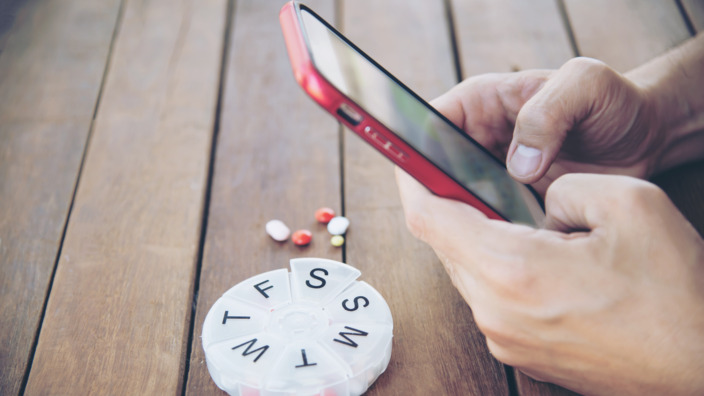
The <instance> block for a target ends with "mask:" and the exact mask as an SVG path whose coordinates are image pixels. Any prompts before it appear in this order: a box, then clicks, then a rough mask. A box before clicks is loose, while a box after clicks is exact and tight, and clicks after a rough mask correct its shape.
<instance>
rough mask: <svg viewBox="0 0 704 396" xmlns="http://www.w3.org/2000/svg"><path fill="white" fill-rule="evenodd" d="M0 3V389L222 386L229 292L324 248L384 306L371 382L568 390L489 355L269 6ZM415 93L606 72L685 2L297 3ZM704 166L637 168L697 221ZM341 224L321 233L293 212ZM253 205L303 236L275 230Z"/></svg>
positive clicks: (640, 51) (666, 25)
mask: <svg viewBox="0 0 704 396" xmlns="http://www.w3.org/2000/svg"><path fill="white" fill-rule="evenodd" d="M2 4H5V5H0V11H1V12H2V14H3V15H1V16H2V18H0V20H2V21H3V26H2V30H1V31H0V50H1V51H2V52H0V334H2V335H3V340H2V343H1V344H0V345H1V346H0V376H1V377H0V394H2V395H12V394H31V395H34V394H81V395H83V394H124V395H133V394H188V395H205V394H221V391H219V390H218V389H217V388H216V387H215V385H214V384H213V382H212V380H211V379H210V377H209V375H208V372H207V369H206V366H205V363H204V354H203V349H202V348H201V345H200V333H201V328H202V324H203V321H204V318H205V314H206V313H207V311H208V309H209V308H210V307H211V305H212V304H213V303H214V301H215V300H216V299H217V298H218V297H219V296H220V295H221V294H222V293H223V292H225V291H226V290H227V289H228V288H229V287H230V286H232V285H235V284H236V283H238V282H240V281H242V280H244V279H246V278H248V277H251V276H253V275H255V274H258V273H261V272H264V271H269V270H273V269H279V268H286V267H287V266H288V260H289V259H291V258H294V257H305V256H310V257H324V258H331V259H335V260H340V261H344V262H347V263H349V264H351V265H353V266H355V267H357V268H359V269H360V270H361V271H362V277H361V279H362V280H365V281H367V282H368V283H370V284H372V285H373V286H374V287H376V288H377V290H379V291H380V292H381V294H382V295H383V296H384V297H385V298H386V300H387V302H388V303H389V306H390V308H391V311H392V313H393V317H394V322H395V323H394V324H395V327H394V345H393V355H392V359H391V362H390V365H389V367H388V369H387V372H386V373H385V374H384V375H382V376H381V377H380V378H379V380H378V381H377V382H376V384H375V385H374V386H373V387H372V388H371V390H370V391H369V394H372V395H391V394H398V395H414V394H418V395H421V394H431V393H435V394H447V395H454V394H459V395H468V394H473V395H506V394H511V395H516V394H521V395H553V394H554V395H565V394H568V393H569V392H567V391H565V390H564V389H561V388H558V387H556V386H552V385H548V384H542V383H537V382H534V381H532V380H530V379H529V378H527V377H525V376H523V375H522V374H520V373H518V372H514V371H513V369H511V368H509V367H504V366H503V365H502V364H500V363H498V362H497V361H495V360H494V359H493V358H492V357H491V356H490V354H489V352H488V350H487V348H486V346H485V342H484V338H483V336H482V335H481V334H480V333H479V332H478V330H477V328H476V326H475V324H474V322H473V320H472V315H471V311H470V309H469V308H468V306H467V305H466V304H465V303H464V301H463V300H462V299H461V297H460V296H459V294H458V293H457V292H456V291H455V289H454V288H453V287H452V285H451V283H450V281H449V279H448V277H447V275H446V274H445V272H444V270H443V267H442V265H441V264H440V263H439V262H438V260H437V259H436V258H435V256H434V254H433V252H432V251H431V250H430V249H429V248H428V247H427V246H425V245H424V244H422V243H420V242H418V241H416V240H415V239H414V238H412V237H411V236H410V234H409V233H408V232H407V231H406V228H405V222H404V218H403V215H402V212H401V207H400V203H399V199H398V195H397V192H396V187H395V183H394V178H393V171H392V170H393V168H392V166H391V165H390V163H388V162H387V161H386V160H385V159H383V158H382V157H381V156H380V155H379V154H378V153H376V152H375V151H373V150H372V149H371V148H369V147H367V146H366V145H365V144H363V143H362V142H361V140H360V139H358V138H357V137H355V136H352V134H351V133H349V132H348V131H344V130H343V129H342V128H341V127H340V125H339V124H337V123H336V122H335V121H333V119H332V118H331V117H330V116H328V115H327V114H325V113H324V112H323V111H322V110H320V109H319V108H318V107H317V106H316V105H315V104H314V103H313V102H312V101H311V100H309V99H308V98H307V97H306V96H305V95H304V93H303V92H302V90H301V89H300V88H299V87H298V86H297V85H296V84H295V82H294V79H293V76H292V73H291V70H290V66H289V63H288V59H287V55H286V52H285V49H284V46H283V39H282V35H281V32H280V29H279V24H278V10H279V8H280V7H281V5H282V4H283V0H276V1H273V0H272V1H264V0H230V1H227V0H197V1H196V0H190V1H189V0H179V1H175V0H150V1H146V0H102V1H91V0H63V1H49V0H26V1H14V2H13V1H10V2H7V1H6V2H4V3H2ZM308 4H309V5H311V6H312V7H313V8H314V9H316V10H318V11H319V12H320V13H321V14H322V15H324V16H326V17H328V18H329V19H330V20H334V21H335V23H336V25H337V26H339V27H340V28H341V29H342V30H343V31H344V32H345V33H346V34H347V35H348V36H349V37H350V38H351V39H352V40H353V41H355V42H357V43H358V44H359V45H360V46H361V47H362V48H364V49H365V50H367V51H368V53H370V54H371V55H372V56H373V57H375V58H377V59H378V60H379V61H380V62H381V63H382V64H383V65H385V66H386V67H387V68H388V69H389V70H390V71H391V72H392V73H394V74H396V75H397V76H398V77H399V78H400V79H401V80H403V81H406V82H407V83H408V85H409V86H410V87H412V88H413V89H415V90H416V91H417V92H418V93H419V94H420V95H421V96H423V97H425V98H428V99H430V98H432V97H434V96H436V95H439V94H440V93H442V92H444V91H445V90H447V89H448V88H450V87H451V86H452V85H453V84H455V83H457V82H458V81H459V80H460V79H462V78H464V77H467V76H470V75H474V74H478V73H484V72H508V71H512V70H521V69H527V68H556V67H558V66H560V65H561V64H562V63H563V62H565V61H566V60H567V59H569V58H571V57H573V56H575V55H585V56H592V57H597V58H600V59H603V60H605V61H606V62H608V63H609V64H611V65H612V66H613V67H615V68H616V69H618V70H620V71H625V70H628V69H629V68H632V67H634V66H636V65H638V64H640V63H641V62H644V61H646V60H647V59H649V58H651V57H653V56H655V55H657V54H660V53H662V52H663V51H665V50H667V49H668V48H671V47H673V46H675V45H677V44H678V43H680V42H682V41H683V40H685V39H687V38H688V37H690V36H691V35H693V34H694V33H695V32H696V31H698V30H700V29H704V3H703V2H702V1H700V0H678V1H665V0H649V1H640V0H599V1H589V2H587V1H580V0H559V1H556V0H534V1H530V2H527V1H523V0H500V1H499V0H491V1H489V0H485V1H480V0H445V1H429V0H412V1H411V0H393V1H390V0H384V1H379V0H347V1H339V2H332V1H324V0H310V1H309V2H308ZM703 172H704V166H703V165H702V164H695V165H692V166H689V167H687V168H685V169H683V170H678V171H676V172H673V173H671V174H668V175H665V176H663V177H661V178H659V179H658V182H659V183H660V184H661V185H662V186H664V187H665V188H666V189H667V190H668V192H670V194H671V196H672V197H673V200H675V202H677V203H678V204H679V205H680V207H681V208H682V210H683V211H684V212H685V214H686V215H687V216H689V218H690V219H691V221H692V222H693V223H694V224H695V225H696V226H697V227H698V229H699V230H700V232H702V230H703V229H704V215H703V212H702V210H703V209H702V208H701V206H702V205H701V199H702V198H701V197H702V192H704V186H703V182H702V177H701V175H702V174H704V173H703ZM324 205H326V206H331V207H333V208H334V209H336V210H337V211H338V212H340V213H344V214H345V216H347V217H348V218H349V219H350V220H351V223H352V225H351V228H350V230H349V232H348V235H347V243H346V245H345V246H344V247H343V248H335V247H332V246H331V245H330V244H329V243H328V237H327V234H326V232H325V231H324V229H323V227H322V226H320V225H318V224H316V223H315V220H314V218H313V212H314V211H315V209H316V208H318V207H320V206H324ZM273 218H278V219H281V220H284V221H285V222H286V223H288V224H289V225H290V226H291V227H293V228H309V229H311V230H312V231H313V233H314V242H313V243H312V245H310V246H308V247H305V248H299V247H296V246H294V245H293V244H292V243H290V242H289V243H284V244H278V243H275V242H273V241H272V240H271V239H269V237H267V236H266V234H265V233H264V224H265V223H266V222H267V221H268V220H269V219H273Z"/></svg>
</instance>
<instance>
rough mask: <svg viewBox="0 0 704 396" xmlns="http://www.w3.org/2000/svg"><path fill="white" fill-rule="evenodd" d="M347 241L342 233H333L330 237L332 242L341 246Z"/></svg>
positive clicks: (336, 245)
mask: <svg viewBox="0 0 704 396" xmlns="http://www.w3.org/2000/svg"><path fill="white" fill-rule="evenodd" d="M344 243H345V237H343V236H342V235H333V236H332V238H330V244H331V245H333V246H335V247H340V246H342V245H343V244H344Z"/></svg>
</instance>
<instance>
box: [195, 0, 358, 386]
mask: <svg viewBox="0 0 704 396" xmlns="http://www.w3.org/2000/svg"><path fill="white" fill-rule="evenodd" d="M282 4H283V2H281V1H271V0H269V1H262V0H239V1H237V2H235V7H234V17H233V21H232V32H231V35H230V42H229V48H228V52H229V54H228V59H227V66H226V72H225V81H224V84H225V85H224V88H223V99H222V108H221V112H220V115H221V118H220V122H221V123H220V131H219V135H218V138H217V149H216V153H215V169H214V178H213V186H212V193H211V202H210V209H209V213H208V226H207V234H206V235H207V237H206V240H205V253H204V257H203V264H202V269H201V276H200V288H199V293H198V305H197V310H196V315H195V329H194V334H195V336H194V337H193V344H192V354H191V359H190V370H189V373H188V384H187V389H186V393H187V394H189V395H206V394H222V391H220V390H219V389H218V388H217V387H216V386H215V384H214V382H213V381H212V379H211V378H210V375H209V373H208V370H207V367H206V364H205V356H204V352H203V348H202V346H201V342H200V337H199V335H200V334H201V333H202V326H203V321H204V320H205V315H206V314H207V313H208V310H209V309H210V307H211V306H212V305H213V303H214V302H215V301H216V300H217V299H218V298H219V297H220V296H221V295H222V294H223V293H224V292H225V291H227V290H228V289H229V288H230V287H232V286H234V285H235V284H237V283H239V282H241V281H243V280H245V279H247V278H249V277H252V276H254V275H257V274H259V273H262V272H266V271H271V270H275V269H281V268H289V260H290V259H292V258H295V257H324V258H329V259H334V260H338V261H341V260H342V249H340V248H335V247H333V246H331V245H330V242H329V240H330V235H329V234H328V233H327V230H326V229H325V226H323V225H321V224H318V223H317V222H316V220H315V217H314V212H315V210H316V209H317V208H318V207H321V206H329V207H332V208H333V209H335V210H336V211H337V212H338V213H339V212H340V211H341V199H342V198H341V195H340V159H339V126H338V124H337V122H335V120H334V119H333V118H332V116H330V115H328V114H327V113H325V112H324V111H323V110H322V109H320V108H319V107H318V106H317V105H316V104H315V103H314V102H313V101H312V100H311V99H310V98H308V97H307V96H306V94H305V93H304V92H303V90H302V89H301V88H300V87H299V86H298V85H297V83H296V81H295V79H294V77H293V72H292V70H291V65H290V63H289V60H288V56H287V53H286V48H285V47H284V42H283V36H282V34H281V28H280V26H279V20H278V12H279V9H280V7H281V6H282ZM306 4H307V5H309V6H311V7H312V8H313V9H315V10H316V11H317V12H318V13H320V14H321V15H323V16H324V17H325V18H326V19H328V20H333V16H334V14H335V12H334V9H333V4H332V2H329V1H325V0H319V1H306ZM263 43H264V44H263ZM271 219H280V220H282V221H283V222H284V223H286V224H287V225H288V226H289V228H291V230H292V231H293V230H296V229H300V228H307V229H309V230H310V231H311V232H312V233H313V242H312V243H311V245H309V246H307V247H297V246H295V245H293V243H292V242H291V241H290V240H289V241H288V242H286V243H277V242H275V241H274V240H272V239H271V238H269V236H267V234H266V233H265V232H264V226H265V224H266V222H267V221H269V220H271ZM362 279H367V280H368V277H367V276H366V274H363V275H362Z"/></svg>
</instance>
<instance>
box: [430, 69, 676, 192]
mask: <svg viewBox="0 0 704 396" xmlns="http://www.w3.org/2000/svg"><path fill="white" fill-rule="evenodd" d="M432 104H433V105H434V106H435V107H436V108H437V109H438V110H439V111H440V112H441V113H443V114H444V115H445V116H447V117H448V118H449V119H450V121H452V122H454V123H455V124H457V125H458V126H460V128H462V129H463V130H464V131H465V132H467V133H468V134H469V135H471V136H472V137H474V138H475V139H476V140H478V141H479V142H480V143H481V144H482V145H484V146H485V147H487V148H488V149H489V150H490V151H492V152H493V153H494V154H495V155H497V156H498V157H499V158H507V159H508V160H507V167H508V170H509V172H510V173H511V174H512V175H513V177H514V178H515V179H516V180H518V181H521V182H523V183H535V184H534V187H535V188H536V189H537V190H538V191H539V192H540V193H542V194H544V192H545V190H546V189H547V187H548V185H549V184H550V183H551V182H552V180H554V179H556V178H557V177H559V176H560V175H562V174H565V173H568V172H589V173H619V174H626V175H631V176H636V177H641V178H644V177H648V176H650V175H651V174H652V172H653V171H654V168H655V166H656V161H657V159H658V154H659V151H660V150H662V149H663V147H664V145H663V139H664V137H663V136H662V134H661V133H660V129H659V127H658V126H659V122H658V120H657V119H656V116H657V112H656V111H654V110H653V108H652V107H653V106H654V105H653V103H652V100H651V98H650V96H649V95H648V92H647V91H646V90H644V89H642V88H640V87H639V86H638V85H636V84H634V83H633V82H632V81H630V80H629V79H628V78H626V77H625V76H624V75H621V74H619V73H617V72H616V71H614V70H613V69H611V68H609V67H608V66H606V65H605V64H604V63H602V62H600V61H597V60H593V59H588V58H575V59H572V60H570V61H568V62H567V63H565V65H564V66H562V67H561V68H560V69H559V70H556V71H551V70H528V71H523V72H518V73H508V74H485V75H480V76H476V77H473V78H469V79H467V80H465V81H464V82H462V83H461V84H459V85H457V86H456V87H454V88H453V89H451V90H450V91H449V92H447V93H446V94H444V95H442V96H440V97H439V98H437V99H435V100H434V101H433V102H432ZM553 161H554V163H553Z"/></svg>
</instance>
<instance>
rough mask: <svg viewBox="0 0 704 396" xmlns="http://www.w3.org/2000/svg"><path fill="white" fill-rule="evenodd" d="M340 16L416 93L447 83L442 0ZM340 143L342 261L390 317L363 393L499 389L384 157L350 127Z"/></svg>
mask: <svg viewBox="0 0 704 396" xmlns="http://www.w3.org/2000/svg"><path fill="white" fill-rule="evenodd" d="M342 15H343V24H342V25H343V27H344V32H345V34H346V35H347V36H348V37H349V38H350V39H351V40H352V41H353V42H355V43H356V44H357V45H359V46H360V48H362V49H363V50H364V51H365V52H367V53H368V54H370V55H371V56H372V57H374V58H375V59H377V60H378V61H379V62H380V63H381V64H382V65H383V66H385V67H386V68H388V70H389V71H391V73H393V74H395V75H396V76H397V77H398V78H400V79H401V80H402V81H404V82H406V83H407V84H408V85H409V86H410V87H411V88H412V89H414V90H416V91H417V92H418V93H419V94H420V95H421V96H423V97H425V98H432V97H434V96H437V95H439V94H441V93H442V92H444V91H445V90H447V89H449V88H450V87H451V86H452V85H453V84H454V83H455V82H456V80H455V76H456V72H455V70H454V61H453V52H452V48H451V40H450V36H449V27H448V22H447V20H446V12H445V9H444V7H443V2H437V1H432V2H430V1H425V0H414V1H405V0H394V1H373V0H364V1H361V0H354V1H345V2H344V8H343V12H342ZM390 16H391V17H390ZM344 144H345V150H344V162H345V179H344V180H345V211H346V214H347V216H348V217H349V218H350V220H351V223H352V225H351V227H350V231H349V232H348V235H347V252H346V253H347V262H348V263H349V264H351V265H354V266H356V267H358V268H360V269H361V271H362V273H363V274H365V278H366V279H367V281H368V282H369V283H370V284H372V285H374V286H375V287H376V288H377V289H378V290H379V292H380V293H381V294H382V295H383V296H384V297H385V298H386V300H387V302H388V303H389V306H390V308H391V312H392V314H393V317H394V345H393V352H392V356H391V362H390V364H389V367H388V369H387V372H386V373H385V374H384V375H382V376H381V377H380V378H379V379H378V380H377V383H376V384H375V385H374V387H373V388H372V389H371V390H370V391H369V394H370V395H384V394H398V395H406V394H433V393H438V394H448V395H452V394H459V395H462V394H476V395H480V394H507V393H508V387H507V382H506V377H505V372H504V370H503V367H502V366H501V365H500V364H499V363H498V362H496V361H495V360H494V359H493V358H491V356H490V355H489V353H488V350H487V349H486V345H485V343H484V339H483V336H482V335H481V334H480V333H479V331H478V330H477V328H476V325H475V324H474V322H473V319H472V315H471V311H470V309H469V307H468V306H467V305H466V303H464V301H463V300H462V298H461V296H460V295H459V293H458V292H457V291H456V289H455V288H454V287H453V286H452V284H451V282H450V280H449V277H448V276H447V274H446V273H445V271H444V268H443V266H442V264H441V263H440V262H439V261H438V259H437V258H436V256H435V254H434V253H433V251H432V250H431V249H430V248H429V247H428V246H427V245H425V244H423V243H422V242H420V241H418V240H416V239H415V238H413V237H412V236H411V235H410V233H409V232H408V231H407V229H406V225H405V218H404V216H403V212H402V208H401V203H400V200H399V197H398V192H397V190H396V184H395V181H394V174H393V166H392V164H391V163H390V162H389V161H388V160H387V159H385V158H383V157H382V156H381V155H380V154H379V153H377V152H376V151H375V150H374V149H373V148H371V147H369V146H368V145H367V144H366V143H364V142H363V141H362V140H361V139H359V138H358V137H357V136H352V134H351V133H350V132H349V131H347V132H346V135H345V142H344Z"/></svg>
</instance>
